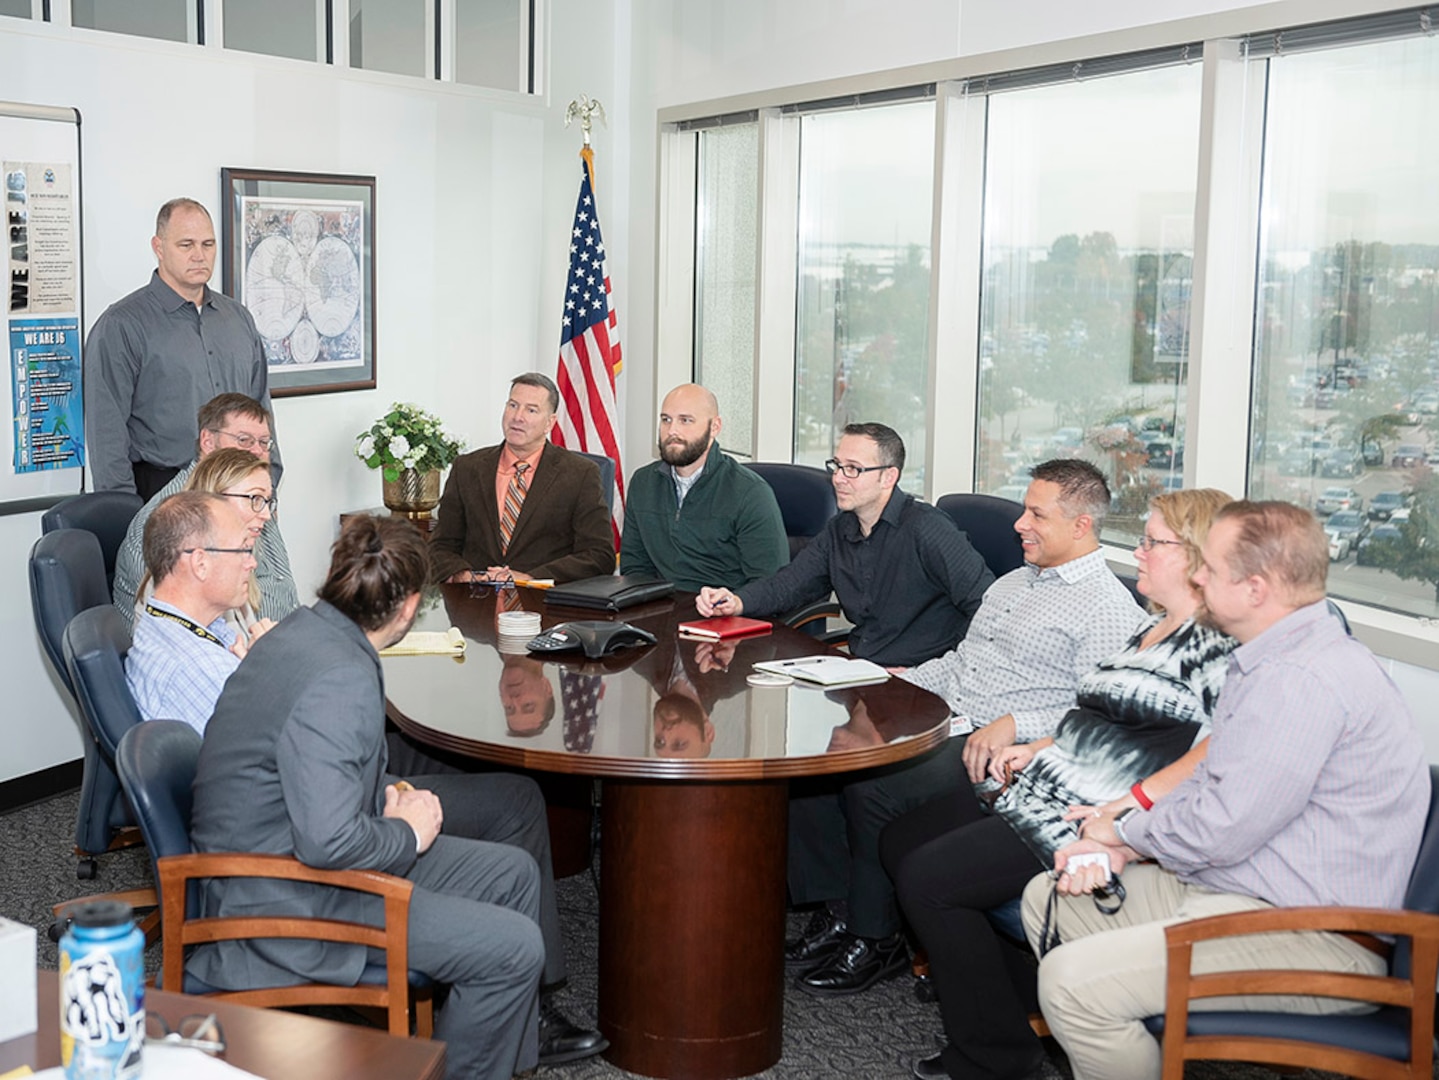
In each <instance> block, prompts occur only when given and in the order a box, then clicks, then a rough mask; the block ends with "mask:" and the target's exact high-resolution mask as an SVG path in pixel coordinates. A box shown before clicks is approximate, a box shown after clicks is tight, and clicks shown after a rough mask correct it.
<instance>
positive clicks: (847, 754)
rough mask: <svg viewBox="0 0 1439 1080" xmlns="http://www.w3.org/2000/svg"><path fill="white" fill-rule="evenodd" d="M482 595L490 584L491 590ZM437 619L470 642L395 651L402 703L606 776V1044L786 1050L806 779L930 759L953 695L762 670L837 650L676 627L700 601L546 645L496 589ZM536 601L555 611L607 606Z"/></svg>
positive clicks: (758, 1057) (765, 1053)
mask: <svg viewBox="0 0 1439 1080" xmlns="http://www.w3.org/2000/svg"><path fill="white" fill-rule="evenodd" d="M481 593H483V594H484V595H480V594H481ZM442 597H443V599H442V602H437V603H436V604H435V606H434V607H432V608H431V609H430V610H429V611H426V612H424V613H423V614H422V615H421V618H420V621H419V622H418V623H417V624H416V625H417V628H419V629H431V630H434V629H443V628H447V627H449V626H450V625H454V626H456V627H458V628H459V629H460V630H461V631H462V632H463V633H464V635H465V637H466V638H467V641H468V644H467V648H466V652H465V654H464V655H463V657H461V658H455V657H447V656H395V657H386V658H385V661H384V668H385V690H386V695H387V697H388V699H389V712H390V717H391V719H392V720H393V721H394V722H395V723H396V724H397V725H398V726H399V727H400V728H401V730H403V731H404V732H405V733H407V734H408V735H410V736H411V737H412V738H414V739H416V740H418V741H421V742H424V743H426V744H429V745H431V746H434V747H438V748H442V749H445V750H448V751H452V752H456V753H459V754H464V755H469V756H472V757H475V758H480V759H483V760H485V761H488V762H496V763H499V764H502V765H510V766H516V767H521V768H526V769H537V770H544V771H548V772H555V773H570V774H579V775H584V776H592V777H601V778H602V779H603V782H604V786H603V797H602V800H601V821H602V828H601V849H600V950H599V1022H600V1029H601V1030H602V1031H603V1032H604V1034H605V1037H606V1038H608V1039H609V1040H610V1049H609V1050H608V1051H607V1052H606V1055H605V1056H606V1057H607V1058H608V1059H609V1060H610V1061H611V1062H613V1063H614V1064H616V1065H618V1066H620V1067H621V1068H623V1069H626V1070H628V1071H630V1072H635V1073H640V1074H642V1075H645V1076H659V1077H687V1078H699V1080H715V1078H723V1077H734V1076H746V1075H750V1074H752V1073H757V1072H761V1071H762V1070H764V1069H766V1068H768V1067H769V1066H771V1065H773V1064H774V1063H775V1062H776V1061H778V1060H779V1056H780V1040H781V1034H782V1026H783V1020H784V957H783V950H784V927H785V858H786V847H787V844H786V831H787V824H788V809H789V808H788V795H789V790H788V781H789V779H790V778H791V777H806V776H817V775H822V774H829V773H844V772H851V771H854V770H858V769H866V768H871V767H874V766H880V765H887V764H891V763H893V762H897V761H902V760H904V759H906V758H912V757H916V756H918V755H920V754H923V753H925V752H926V751H928V750H930V749H932V748H934V747H936V746H938V745H940V744H941V743H942V742H943V740H944V739H945V738H946V737H947V735H948V722H947V721H948V716H949V710H948V708H947V707H946V706H945V704H944V702H943V701H941V700H940V699H939V698H937V697H935V696H934V695H933V694H930V693H928V692H927V691H925V690H921V689H920V688H918V687H916V686H913V685H911V684H910V683H907V682H905V681H904V680H902V679H890V680H889V681H887V682H884V683H881V684H878V685H871V686H862V687H854V688H849V689H844V690H835V691H828V692H826V691H822V690H820V689H818V688H815V687H812V686H806V685H802V684H799V683H796V684H795V685H794V686H792V687H780V688H775V687H752V686H750V685H748V683H747V681H746V677H747V676H748V675H749V674H750V673H751V665H752V664H753V663H754V662H756V661H759V660H769V659H782V658H787V657H794V656H806V655H812V654H815V653H820V652H825V651H827V650H826V647H825V646H823V645H821V644H820V643H819V642H818V641H816V640H815V639H814V638H811V637H809V636H808V635H806V634H803V633H801V632H799V631H796V630H792V629H790V628H788V627H785V626H776V627H775V628H774V631H773V632H772V633H770V634H766V635H763V636H760V637H752V638H745V639H742V640H739V641H737V642H733V643H726V644H725V645H723V646H716V645H712V644H708V643H703V642H696V641H694V640H691V639H687V638H680V637H679V636H678V635H677V631H676V625H677V624H678V623H679V622H683V621H687V620H689V619H694V618H697V617H698V616H697V614H696V612H695V608H694V598H693V596H690V595H683V594H681V595H678V596H677V597H676V598H675V599H674V600H665V601H662V602H660V603H656V604H647V605H644V606H642V607H639V608H633V609H630V610H628V611H626V612H624V613H623V618H624V620H625V621H628V622H630V623H632V624H634V625H636V626H641V627H643V628H645V629H646V630H649V631H650V632H652V633H653V634H655V636H656V637H657V638H658V639H659V640H658V644H656V645H653V646H648V647H645V648H642V649H632V650H627V651H624V652H621V653H619V654H617V655H615V656H612V657H609V658H606V659H604V660H601V661H590V662H587V661H585V660H584V659H583V657H582V656H581V655H580V654H566V655H565V656H564V658H562V659H558V658H556V655H555V654H549V655H548V656H547V658H546V659H544V660H543V661H541V660H539V659H537V658H535V657H533V656H531V655H529V654H527V653H526V652H525V651H524V647H523V643H522V642H521V643H510V642H502V641H498V639H497V635H496V618H497V612H496V607H497V605H496V599H495V596H494V594H493V593H492V592H490V591H489V590H488V589H479V588H475V587H472V586H467V585H446V586H443V587H442ZM517 600H518V602H520V603H522V604H523V605H524V607H526V608H527V609H529V610H532V611H537V612H539V613H540V615H541V617H542V619H543V624H544V626H545V627H546V628H548V627H550V626H552V625H554V624H556V623H560V622H568V621H571V620H584V619H597V618H604V616H603V615H601V614H597V613H595V612H586V611H582V610H579V609H576V608H559V607H553V606H548V607H547V606H546V605H545V603H544V600H543V594H542V593H541V592H539V591H537V590H527V589H521V590H519V591H518V594H517Z"/></svg>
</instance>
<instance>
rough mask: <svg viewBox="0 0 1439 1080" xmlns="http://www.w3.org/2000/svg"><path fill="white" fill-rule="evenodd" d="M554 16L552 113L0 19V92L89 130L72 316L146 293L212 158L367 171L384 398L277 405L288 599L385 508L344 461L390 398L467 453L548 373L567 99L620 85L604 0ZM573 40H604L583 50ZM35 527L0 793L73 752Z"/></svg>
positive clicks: (9, 633)
mask: <svg viewBox="0 0 1439 1080" xmlns="http://www.w3.org/2000/svg"><path fill="white" fill-rule="evenodd" d="M551 11H552V12H553V17H554V25H555V26H556V27H557V28H558V29H557V30H556V31H555V34H554V41H553V43H552V58H553V61H554V64H555V67H554V70H555V72H556V76H555V78H554V85H553V97H552V101H553V102H555V103H557V104H553V105H551V104H548V103H546V102H544V101H529V100H524V99H521V98H519V97H518V96H516V95H502V94H492V93H487V92H485V91H482V90H475V89H471V88H453V87H443V86H439V85H438V84H435V83H423V82H418V81H416V80H411V79H403V78H399V77H391V76H386V75H379V74H371V73H344V72H337V71H334V70H329V69H326V68H324V67H323V66H317V65H314V64H307V63H303V62H298V61H289V60H280V59H271V58H266V57H258V56H253V55H250V54H245V53H233V54H230V53H225V52H223V51H222V50H219V49H214V48H203V49H202V48H196V47H193V46H182V45H172V44H170V43H165V42H152V41H146V40H143V39H138V38H127V37H122V36H118V35H111V34H104V33H97V32H84V31H73V30H67V29H62V28H58V27H47V26H43V25H41V26H31V25H29V24H25V23H20V22H18V21H15V20H10V19H4V20H0V99H6V100H12V101H22V102H33V103H40V104H49V105H69V106H74V107H76V108H78V109H79V110H80V112H81V114H82V117H83V124H82V146H83V149H82V153H83V159H84V215H85V221H84V244H85V290H86V322H87V324H93V323H94V321H95V319H96V318H97V317H98V316H99V315H100V313H101V312H102V311H103V310H104V309H105V307H106V306H108V305H109V304H110V303H112V302H113V301H115V300H116V299H118V298H119V297H121V296H123V295H124V294H125V293H127V292H129V291H131V290H132V289H135V288H137V287H139V286H140V285H143V284H144V283H145V281H146V280H148V277H149V273H150V270H151V268H152V267H153V265H154V262H153V258H152V256H151V255H150V251H149V238H150V235H151V233H152V232H153V231H154V214H155V210H156V208H157V207H158V206H159V205H160V203H161V202H163V201H164V200H165V199H167V198H170V197H172V196H174V195H179V194H188V195H193V196H194V197H196V198H198V199H200V200H201V201H202V202H204V203H206V205H208V206H209V207H210V208H211V212H212V213H217V212H218V210H219V207H218V198H219V170H220V168H221V167H222V166H226V165H229V166H239V167H249V168H271V169H293V170H305V171H316V172H338V173H361V174H368V175H373V176H375V177H376V179H377V189H376V222H377V226H378V228H377V235H376V267H377V272H378V281H377V286H376V293H377V304H376V328H377V348H376V354H377V358H378V379H379V387H378V389H377V390H374V391H366V392H356V393H345V394H332V395H322V396H313V397H301V398H287V399H282V400H279V401H277V402H276V403H275V411H276V420H277V427H278V431H279V436H280V439H281V441H282V444H283V447H284V451H285V461H286V470H285V480H284V483H283V485H282V486H281V490H280V498H281V509H280V519H281V522H282V524H283V528H284V533H285V538H286V543H287V546H288V547H289V550H290V554H291V558H292V561H293V563H294V569H295V575H296V578H297V580H298V582H299V584H300V589H301V596H302V598H305V597H308V596H309V595H310V594H311V592H312V590H313V589H314V587H315V586H316V585H317V584H318V583H319V580H320V578H321V576H322V574H323V571H324V567H325V565H326V564H327V562H328V547H329V544H330V543H331V541H332V540H333V539H334V535H335V532H336V529H337V527H338V515H339V513H340V512H341V511H342V510H346V509H357V508H361V507H366V506H374V505H378V503H379V479H378V478H377V476H376V474H374V473H371V472H370V471H368V470H367V469H365V468H364V466H363V465H361V464H360V462H359V461H358V460H357V459H356V458H355V457H354V456H353V455H352V453H351V447H352V445H353V440H354V436H355V434H356V433H357V432H358V431H360V430H361V429H362V428H364V427H366V426H368V425H369V423H370V422H371V421H372V420H373V419H374V417H375V416H377V415H379V414H380V412H382V411H383V409H384V408H385V407H386V406H387V405H388V404H389V402H391V401H392V400H396V399H400V400H412V401H416V402H419V403H420V404H421V405H424V406H426V407H428V408H432V409H434V410H435V411H437V412H438V413H439V414H440V416H441V417H442V418H443V419H444V420H445V421H446V422H447V424H448V425H449V426H450V427H451V428H452V430H454V431H455V432H456V433H458V434H460V435H462V436H464V437H465V438H466V439H467V440H468V441H469V443H470V445H472V446H482V445H486V444H487V443H491V442H494V441H496V440H497V439H498V437H499V432H498V423H499V412H500V408H501V405H502V402H503V400H504V399H503V394H504V391H505V388H506V386H507V385H508V379H509V377H510V376H511V375H513V374H515V373H516V372H519V371H522V370H528V369H539V370H543V371H553V369H554V365H555V357H556V350H557V347H558V343H559V310H560V303H561V299H562V290H563V287H564V274H565V270H566V267H567V258H568V246H567V243H566V240H567V234H568V230H569V225H570V219H571V215H572V214H573V212H574V199H575V194H576V192H577V190H578V186H579V159H578V150H579V135H578V133H577V132H576V131H574V130H570V131H566V130H565V129H564V124H563V118H564V104H565V103H566V102H568V100H569V99H570V98H572V97H575V96H577V94H578V93H579V92H580V91H581V90H583V91H586V92H588V93H590V94H592V95H595V96H598V97H600V98H601V99H602V100H604V101H605V103H606V105H607V106H608V105H610V103H611V102H612V101H614V100H615V99H616V98H617V97H619V96H621V94H622V93H623V92H624V90H623V88H622V87H619V86H617V85H616V72H620V73H621V77H622V78H627V77H628V73H627V71H626V69H625V68H624V67H617V66H616V64H615V57H614V55H613V54H612V52H611V50H610V49H609V48H608V46H607V42H608V41H609V40H610V37H611V34H612V31H613V8H612V6H611V5H610V4H609V3H608V2H605V0H601V2H599V3H595V2H592V0H586V2H584V3H580V2H579V0H555V2H554V3H553V4H552V7H551ZM571 27H576V28H581V29H586V30H589V31H595V30H598V32H599V35H600V36H599V41H600V45H599V47H597V48H595V47H591V44H592V43H587V41H586V40H585V39H583V38H580V37H579V36H578V35H577V31H575V30H571V29H569V28H571ZM600 138H601V139H602V138H603V137H602V136H601V137H600ZM597 142H599V143H600V146H601V147H602V146H603V143H602V142H601V141H600V139H597ZM601 153H602V155H603V150H601ZM0 154H3V148H0ZM601 161H602V164H601V169H602V170H604V169H605V164H604V158H603V156H602V158H601ZM625 183H626V181H625V179H624V174H623V172H622V171H621V170H618V169H617V170H615V171H614V172H613V173H608V174H607V173H606V172H603V171H602V173H601V195H600V205H601V209H602V212H603V213H604V215H605V216H604V219H603V224H604V226H605V230H606V234H607V235H606V239H607V241H608V244H609V247H610V249H611V259H612V261H613V262H614V263H615V264H622V263H623V261H624V259H623V249H624V247H625V239H626V236H627V233H628V222H627V220H626V217H627V213H628V203H627V201H626V200H625V199H623V198H615V197H614V196H616V195H619V194H621V193H623V192H624V191H625V186H624V185H625ZM215 284H216V285H217V286H218V284H219V274H218V271H217V274H216V279H215ZM39 533H40V525H39V515H22V516H16V517H5V518H0V567H3V568H4V569H3V570H0V612H3V614H0V626H3V633H4V644H5V647H4V648H3V649H0V685H4V686H5V687H7V690H8V691H9V692H10V695H11V703H10V705H9V707H8V708H6V709H5V710H4V711H3V713H0V745H3V746H4V750H3V752H0V781H4V780H7V779H11V778H13V777H16V776H22V775H25V774H27V773H30V772H34V771H37V770H40V769H44V768H47V767H49V766H51V765H55V764H59V763H62V762H64V761H68V760H71V759H73V758H75V757H76V756H78V755H79V753H80V742H79V737H78V732H77V730H76V727H75V724H74V722H73V721H72V719H71V718H70V717H69V715H68V712H67V710H66V709H65V708H64V707H63V705H62V703H61V697H60V694H59V693H58V691H57V689H56V687H55V685H54V683H53V680H52V676H51V675H50V673H49V670H48V667H47V665H46V664H45V663H44V661H43V657H42V656H41V654H40V649H39V645H38V642H37V641H36V638H35V632H34V627H33V622H32V621H31V617H30V600H29V591H28V585H27V582H26V576H25V559H26V555H27V554H28V552H29V549H30V546H31V544H32V543H33V542H34V540H35V538H36V537H38V536H39Z"/></svg>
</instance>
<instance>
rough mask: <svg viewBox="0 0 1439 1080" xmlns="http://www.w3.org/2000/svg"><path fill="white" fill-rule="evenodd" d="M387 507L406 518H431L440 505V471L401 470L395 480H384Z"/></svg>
mask: <svg viewBox="0 0 1439 1080" xmlns="http://www.w3.org/2000/svg"><path fill="white" fill-rule="evenodd" d="M381 479H382V480H383V483H384V497H385V506H386V508H387V509H388V510H390V512H391V513H395V514H403V515H404V516H405V517H429V515H430V511H431V510H433V509H434V508H435V507H437V506H439V505H440V470H439V469H427V470H425V471H423V472H422V471H420V470H419V469H401V470H400V475H399V477H398V478H397V479H395V480H384V477H383V474H382V475H381Z"/></svg>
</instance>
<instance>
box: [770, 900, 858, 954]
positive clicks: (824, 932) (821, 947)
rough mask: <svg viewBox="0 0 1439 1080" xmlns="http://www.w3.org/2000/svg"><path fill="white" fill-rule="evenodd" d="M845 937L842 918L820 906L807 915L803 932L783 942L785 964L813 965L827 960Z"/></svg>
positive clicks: (842, 942)
mask: <svg viewBox="0 0 1439 1080" xmlns="http://www.w3.org/2000/svg"><path fill="white" fill-rule="evenodd" d="M846 937H848V935H847V934H846V933H845V926H844V920H843V919H841V918H840V917H839V916H838V915H832V914H830V912H829V910H828V909H826V908H820V909H819V910H818V911H816V912H815V913H814V914H813V915H811V916H810V917H809V922H808V923H806V924H805V928H804V933H803V934H801V935H800V936H799V937H797V938H794V939H793V940H792V941H786V942H785V943H784V962H785V966H786V967H789V966H794V965H801V964H803V965H807V966H810V967H813V966H814V965H815V964H818V963H819V962H820V961H821V960H828V959H829V958H830V957H831V956H833V955H834V954H835V953H836V952H837V951H838V950H839V947H840V946H841V945H843V944H844V941H845V938H846Z"/></svg>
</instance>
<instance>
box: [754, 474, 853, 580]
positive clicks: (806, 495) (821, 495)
mask: <svg viewBox="0 0 1439 1080" xmlns="http://www.w3.org/2000/svg"><path fill="white" fill-rule="evenodd" d="M747 467H748V468H750V469H752V470H753V471H755V472H757V473H759V475H760V476H762V477H763V478H764V481H765V483H767V484H768V485H769V486H770V488H771V490H773V491H774V498H775V502H777V503H779V512H780V516H781V517H782V518H784V531H785V535H786V536H787V537H789V557H790V558H791V559H793V558H794V557H795V556H796V555H798V554H799V553H800V551H802V550H803V549H804V546H805V545H806V544H808V543H809V542H810V541H811V540H813V539H814V538H815V537H816V536H818V535H819V534H820V530H822V529H823V528H824V526H825V523H826V522H828V521H829V519H830V518H832V517H834V515H835V514H837V513H838V512H839V508H838V507H836V506H835V503H834V485H833V484H832V483H831V482H830V478H829V473H828V472H826V471H825V470H824V469H817V468H815V467H814V466H813V465H788V464H784V463H782V462H778V461H753V462H748V463H747Z"/></svg>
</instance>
